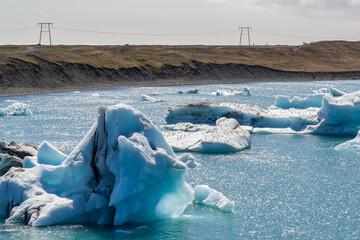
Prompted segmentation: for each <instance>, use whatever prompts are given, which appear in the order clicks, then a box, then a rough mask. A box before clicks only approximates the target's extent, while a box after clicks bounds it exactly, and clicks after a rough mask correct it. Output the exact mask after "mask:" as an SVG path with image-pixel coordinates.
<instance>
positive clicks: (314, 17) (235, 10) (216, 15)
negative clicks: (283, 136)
mask: <svg viewBox="0 0 360 240" xmlns="http://www.w3.org/2000/svg"><path fill="white" fill-rule="evenodd" d="M39 22H51V23H53V27H52V28H51V37H52V43H53V44H56V45H57V44H94V45H113V44H115V45H117V44H120V45H123V44H131V45H140V44H166V45H175V44H186V45H187V44H202V45H238V44H239V42H240V31H239V27H251V31H250V43H251V44H255V45H266V44H269V45H277V44H281V45H283V44H286V45H300V44H303V43H304V42H305V43H309V42H316V41H320V40H348V41H358V40H360V0H0V44H1V45H5V44H37V43H39V35H40V28H39V27H38V23H39ZM47 34H48V33H43V36H42V44H49V38H48V35H47ZM248 40H249V39H248V36H247V35H246V34H245V35H243V37H242V44H248Z"/></svg>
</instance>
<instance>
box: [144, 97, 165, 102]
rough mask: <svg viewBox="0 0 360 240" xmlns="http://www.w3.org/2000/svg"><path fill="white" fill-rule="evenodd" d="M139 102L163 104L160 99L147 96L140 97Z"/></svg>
mask: <svg viewBox="0 0 360 240" xmlns="http://www.w3.org/2000/svg"><path fill="white" fill-rule="evenodd" d="M141 101H145V102H163V100H162V99H158V98H154V97H150V96H149V95H141Z"/></svg>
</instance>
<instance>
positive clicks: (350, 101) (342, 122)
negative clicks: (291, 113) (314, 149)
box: [305, 91, 360, 135]
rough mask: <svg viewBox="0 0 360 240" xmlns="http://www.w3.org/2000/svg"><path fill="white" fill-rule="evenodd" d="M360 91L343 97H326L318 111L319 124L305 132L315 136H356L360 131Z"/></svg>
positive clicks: (309, 127)
mask: <svg viewBox="0 0 360 240" xmlns="http://www.w3.org/2000/svg"><path fill="white" fill-rule="evenodd" d="M359 97H360V91H358V92H354V93H349V94H345V95H343V96H341V97H332V96H331V95H325V96H324V98H323V104H322V107H321V108H320V110H319V111H318V113H317V115H318V119H319V123H318V124H316V125H314V126H308V127H307V128H306V130H305V131H307V132H309V133H314V134H325V135H329V134H335V135H342V134H354V135H355V134H356V133H357V132H358V130H359V129H360V105H358V104H357V103H358V98H359Z"/></svg>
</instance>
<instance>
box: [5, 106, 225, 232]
mask: <svg viewBox="0 0 360 240" xmlns="http://www.w3.org/2000/svg"><path fill="white" fill-rule="evenodd" d="M64 158H65V159H64ZM25 159H27V160H26V161H25V160H24V162H25V163H26V164H25V165H27V167H28V168H11V169H10V171H8V172H7V173H6V174H5V175H3V176H2V177H0V216H8V219H7V221H8V222H12V221H15V222H24V223H27V224H29V225H33V226H44V225H53V224H62V223H97V224H113V225H121V224H123V223H126V222H144V221H151V220H156V219H162V218H167V217H176V216H178V215H180V214H182V212H183V211H184V209H185V208H186V206H187V205H188V204H189V203H192V202H193V200H194V191H193V188H192V187H191V186H189V185H188V184H187V183H186V182H185V180H184V173H185V171H186V169H188V168H191V167H195V166H196V165H197V164H196V162H195V159H194V158H193V157H192V156H191V155H190V154H183V155H181V156H177V155H175V153H174V151H173V150H172V148H171V146H170V145H169V144H168V143H167V142H166V140H165V138H164V136H163V135H162V133H161V132H160V130H158V128H157V127H155V126H154V125H153V124H152V123H151V122H150V121H149V120H148V119H147V118H146V117H145V116H144V115H143V114H142V113H140V112H139V111H137V110H135V109H134V108H132V107H130V106H127V105H125V104H118V105H116V106H111V107H102V108H100V109H99V111H98V120H97V122H96V123H95V124H94V125H93V127H91V129H90V130H89V131H88V133H87V134H86V135H85V137H84V138H83V139H82V140H81V141H80V143H79V144H78V145H77V146H76V147H75V148H74V150H73V151H72V152H71V153H70V154H69V155H68V156H66V155H64V154H63V153H61V152H59V151H58V150H57V149H55V148H54V147H53V146H51V145H50V144H49V143H47V142H43V143H42V144H41V146H40V149H39V152H38V154H37V156H35V157H26V158H25ZM204 204H207V203H206V201H205V203H204ZM219 206H220V205H219Z"/></svg>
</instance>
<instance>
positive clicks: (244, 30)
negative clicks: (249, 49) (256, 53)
mask: <svg viewBox="0 0 360 240" xmlns="http://www.w3.org/2000/svg"><path fill="white" fill-rule="evenodd" d="M239 30H240V42H239V45H241V40H242V37H243V35H244V36H245V35H247V36H248V40H249V45H251V43H250V30H251V27H239Z"/></svg>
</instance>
